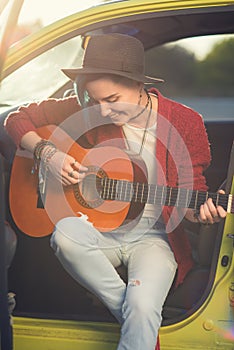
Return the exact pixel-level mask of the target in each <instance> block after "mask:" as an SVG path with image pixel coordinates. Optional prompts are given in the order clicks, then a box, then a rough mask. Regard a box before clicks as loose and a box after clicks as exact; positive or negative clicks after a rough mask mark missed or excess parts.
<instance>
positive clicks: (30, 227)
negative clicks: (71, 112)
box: [10, 126, 147, 237]
mask: <svg viewBox="0 0 234 350" xmlns="http://www.w3.org/2000/svg"><path fill="white" fill-rule="evenodd" d="M37 131H38V133H39V135H40V136H41V137H42V138H45V139H50V141H52V142H53V143H54V144H55V145H56V146H57V147H58V149H60V150H61V151H63V152H64V153H68V154H70V155H72V156H73V157H74V158H75V159H76V160H77V161H78V162H79V163H81V164H82V165H84V166H86V167H88V169H89V171H88V173H87V175H86V177H85V180H84V181H82V182H81V183H79V184H76V185H74V186H63V185H62V184H61V183H59V182H58V181H56V180H55V179H54V178H52V176H51V175H50V176H48V180H47V181H46V190H45V195H42V196H41V194H40V191H39V189H38V174H37V173H35V174H32V173H31V170H32V168H33V165H34V161H33V157H32V154H30V153H29V152H26V151H22V150H19V151H17V153H16V156H15V159H14V162H13V166H12V172H11V179H10V209H11V214H12V217H13V219H14V221H15V223H16V225H17V226H18V228H19V229H20V230H21V231H22V232H24V233H26V234H27V235H29V236H33V237H42V236H46V235H49V234H51V233H52V231H53V228H54V226H55V224H56V223H57V222H58V220H60V219H62V218H65V217H71V216H80V215H81V213H82V214H85V215H87V217H88V220H89V221H90V222H92V223H93V225H94V226H95V227H96V228H97V229H98V230H100V231H102V232H108V231H112V230H114V229H116V228H118V227H120V226H122V225H123V224H126V223H128V222H130V221H131V222H132V221H134V220H136V221H137V220H138V219H139V218H140V216H141V213H142V211H143V209H144V203H139V202H138V203H134V201H132V202H131V201H130V202H127V201H116V200H109V199H108V200H105V199H102V198H100V196H99V193H98V189H97V187H98V183H99V180H100V181H101V179H104V180H105V178H112V179H117V180H126V181H129V182H133V181H136V180H137V181H140V182H142V183H147V176H146V169H145V165H144V163H143V162H142V161H141V160H140V159H138V158H137V157H136V156H132V155H129V154H127V153H126V152H124V151H123V150H121V149H119V148H116V147H112V146H105V147H97V148H93V149H84V148H82V147H80V146H79V145H78V144H77V143H76V142H74V140H73V139H72V138H71V137H70V136H69V135H67V134H66V133H65V132H64V131H63V130H62V129H60V128H59V127H54V126H46V127H42V128H39V129H38V130H37ZM97 179H98V181H97Z"/></svg>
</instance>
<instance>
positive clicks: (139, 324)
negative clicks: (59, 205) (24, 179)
mask: <svg viewBox="0 0 234 350" xmlns="http://www.w3.org/2000/svg"><path fill="white" fill-rule="evenodd" d="M152 226H153V222H152V220H151V219H149V218H144V219H141V221H140V223H139V225H137V228H135V229H133V230H130V232H127V234H121V232H120V233H119V236H118V230H117V231H116V232H114V233H112V234H110V235H109V236H108V234H105V235H103V234H101V233H100V232H99V231H97V230H96V229H95V228H94V227H93V226H92V224H91V223H89V222H88V221H87V220H86V217H81V218H80V217H71V218H65V219H62V220H60V221H59V222H58V224H57V225H56V227H55V230H54V233H53V235H52V237H51V246H52V248H53V249H54V251H55V254H56V256H57V257H58V259H59V260H60V262H61V263H62V265H63V267H64V268H65V269H66V270H67V271H68V273H69V274H70V275H71V276H72V277H73V278H74V279H75V280H76V281H77V282H78V283H80V284H81V285H82V286H84V287H85V288H87V289H88V290H89V291H90V292H92V293H94V294H95V295H96V296H97V297H98V298H99V299H100V300H101V301H102V302H103V303H104V304H105V305H106V306H107V307H108V309H109V310H110V311H111V312H112V314H113V315H114V316H115V317H116V318H117V320H118V321H119V323H120V324H121V337H120V341H119V345H118V348H117V349H118V350H132V349H134V350H154V349H155V345H156V342H157V335H158V329H159V327H160V324H161V320H162V317H161V312H162V307H163V304H164V301H165V298H166V296H167V294H168V291H169V289H170V287H171V284H172V282H173V279H174V276H175V272H176V268H177V264H176V262H175V259H174V255H173V253H172V251H171V249H170V247H169V244H168V242H167V239H166V234H165V233H160V232H159V230H158V229H157V228H154V227H152ZM142 232H143V233H142ZM121 264H124V265H125V266H127V269H128V283H127V285H126V283H125V282H124V281H123V280H122V279H121V277H120V276H119V274H118V273H117V271H116V270H115V267H118V266H120V265H121Z"/></svg>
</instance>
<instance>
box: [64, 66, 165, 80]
mask: <svg viewBox="0 0 234 350" xmlns="http://www.w3.org/2000/svg"><path fill="white" fill-rule="evenodd" d="M61 70H62V72H63V73H64V74H65V75H66V76H67V77H68V78H70V79H71V80H72V81H75V79H76V77H77V76H78V75H80V74H114V75H120V76H122V77H126V78H129V79H132V80H136V81H139V82H142V83H145V84H153V83H163V82H164V80H163V79H160V78H154V77H149V76H146V75H143V74H138V75H137V74H131V73H130V72H122V71H116V70H111V69H102V68H71V69H61Z"/></svg>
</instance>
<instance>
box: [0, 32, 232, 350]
mask: <svg viewBox="0 0 234 350" xmlns="http://www.w3.org/2000/svg"><path fill="white" fill-rule="evenodd" d="M63 72H64V73H65V74H66V75H68V76H69V78H71V79H72V80H73V81H74V84H75V88H76V93H77V96H72V97H68V98H66V99H61V100H53V99H50V100H47V101H42V102H41V103H38V104H37V103H33V104H31V105H29V106H27V107H21V108H20V109H19V110H18V111H17V112H15V113H11V114H10V115H9V117H8V120H7V123H6V128H7V131H8V132H9V134H10V135H11V136H12V138H13V139H14V141H15V143H16V144H17V145H18V146H20V147H23V148H25V149H27V150H29V151H31V152H32V153H33V154H34V158H35V161H37V162H38V161H39V162H41V163H43V164H46V168H47V169H48V171H49V172H50V173H52V174H53V175H54V176H55V177H56V178H57V179H58V180H59V181H60V182H62V184H63V185H64V186H67V185H70V184H75V183H77V182H82V181H84V180H85V177H86V176H87V173H88V169H87V167H86V166H84V165H82V164H80V163H79V161H78V160H77V159H75V158H74V157H72V156H70V155H64V153H63V152H61V151H59V149H57V148H56V147H55V145H53V144H51V143H50V142H48V141H47V140H42V139H41V138H40V137H39V135H38V134H37V132H36V128H37V127H40V126H43V125H47V124H56V125H61V123H64V121H66V120H68V119H69V116H71V115H72V114H74V113H76V112H80V113H82V110H81V108H85V107H88V108H87V109H86V110H88V111H89V115H88V116H87V115H84V117H83V119H84V123H85V125H86V126H87V125H89V127H87V128H86V130H85V132H82V133H81V132H80V124H78V125H77V124H76V125H74V128H76V129H77V130H78V131H77V132H78V136H79V137H77V139H79V140H78V142H80V144H81V145H82V146H83V147H87V148H92V147H97V146H98V147H101V146H103V145H107V144H109V145H113V144H115V145H117V146H118V147H120V148H123V149H128V150H130V151H133V152H134V153H135V154H137V155H138V156H140V157H141V158H143V159H144V161H145V164H146V168H147V174H148V182H149V183H151V184H156V183H159V184H166V185H167V186H171V187H181V188H182V187H184V188H190V189H195V190H200V191H206V190H207V186H206V183H205V178H204V176H203V171H204V170H205V169H206V167H207V166H208V165H209V162H210V151H209V143H208V140H207V135H206V131H205V128H204V124H203V121H202V118H201V116H200V115H199V114H198V113H196V112H195V111H193V110H191V109H189V108H187V107H185V106H183V105H180V104H178V103H176V102H174V101H171V100H169V99H166V98H165V97H163V96H162V95H161V94H160V93H159V91H158V90H156V89H154V88H152V89H149V90H147V89H145V84H147V83H157V82H160V81H161V80H160V79H156V78H152V77H147V76H145V75H144V48H143V46H142V44H141V43H140V42H139V41H138V40H137V39H135V38H133V37H130V36H126V35H122V34H106V35H97V36H94V37H91V38H90V40H89V42H88V46H87V48H86V50H85V54H84V60H83V66H82V67H80V68H77V69H64V70H63ZM77 97H78V99H77ZM77 101H78V103H77ZM97 114H98V115H99V118H97V119H96V117H94V116H96V115H97ZM87 119H88V120H89V123H88V124H87ZM97 120H98V121H97ZM78 158H79V157H78ZM164 204H165V203H162V205H157V204H154V202H153V204H152V203H151V204H146V205H145V207H144V211H143V213H141V214H140V215H139V217H138V220H137V222H135V221H134V225H131V222H130V223H129V222H128V223H124V224H123V225H122V226H121V227H119V228H116V229H115V230H112V231H111V232H109V233H108V232H100V231H99V230H97V229H96V228H95V227H94V226H93V225H92V223H90V222H89V220H88V218H87V217H85V216H81V217H67V218H65V219H62V220H60V221H59V222H57V223H56V225H55V230H54V233H53V235H52V238H51V246H52V247H53V249H54V250H55V253H56V255H57V257H58V259H59V260H60V261H61V263H62V265H63V266H64V268H65V269H66V270H67V271H68V272H69V273H70V274H71V276H73V277H74V279H75V280H76V281H77V282H79V283H80V284H82V285H83V286H84V287H86V288H87V289H88V290H89V291H91V292H93V293H94V294H96V295H97V296H98V297H99V298H100V300H102V302H103V303H104V304H105V305H106V306H107V307H108V308H109V310H110V311H111V312H112V313H113V315H114V316H115V317H116V318H117V320H118V321H119V323H120V324H121V337H120V341H119V345H118V350H123V349H135V350H137V349H139V350H142V349H147V350H152V349H154V348H155V344H156V341H157V335H158V329H159V327H160V324H161V319H162V317H161V312H162V307H163V304H164V301H165V298H166V296H167V293H168V291H169V289H170V287H171V285H172V283H173V280H174V278H175V274H176V272H177V275H176V280H175V287H176V286H178V284H180V283H182V282H183V280H184V278H185V276H186V274H187V273H188V271H189V270H190V269H191V268H192V267H193V260H192V255H191V249H190V246H189V242H188V241H187V238H186V235H185V233H184V231H183V228H182V227H181V225H180V222H181V220H182V218H183V217H184V216H185V217H186V218H187V219H189V220H190V221H193V222H197V221H199V222H201V223H209V224H213V223H215V222H218V221H219V220H220V219H221V218H223V217H225V215H226V212H225V211H224V209H223V208H221V207H219V206H218V207H217V208H216V207H215V205H214V204H213V202H212V200H211V199H208V200H207V201H206V202H205V203H204V204H203V205H201V207H200V209H199V211H198V212H197V211H194V210H192V209H184V210H175V209H173V208H172V207H171V206H166V205H164ZM121 264H124V265H126V266H127V269H128V283H127V285H126V283H125V282H124V281H123V280H122V279H121V277H120V276H119V275H118V273H117V272H116V270H115V267H117V266H119V265H121Z"/></svg>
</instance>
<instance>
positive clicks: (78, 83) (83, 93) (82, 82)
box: [74, 73, 138, 108]
mask: <svg viewBox="0 0 234 350" xmlns="http://www.w3.org/2000/svg"><path fill="white" fill-rule="evenodd" d="M101 78H107V79H110V80H111V81H113V82H114V83H117V84H118V83H121V84H123V85H125V86H126V87H132V86H133V85H135V84H138V82H137V81H135V80H133V79H129V78H127V77H123V76H120V75H117V74H108V73H104V74H102V73H100V74H99V73H94V74H81V75H79V76H77V77H76V79H75V81H74V90H75V92H76V95H77V99H78V103H79V104H80V105H81V106H82V107H83V108H85V107H88V106H89V104H90V97H89V95H88V92H87V90H86V84H87V83H89V82H91V81H95V80H98V79H101Z"/></svg>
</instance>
